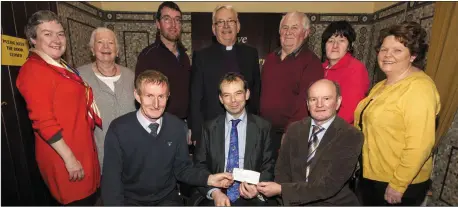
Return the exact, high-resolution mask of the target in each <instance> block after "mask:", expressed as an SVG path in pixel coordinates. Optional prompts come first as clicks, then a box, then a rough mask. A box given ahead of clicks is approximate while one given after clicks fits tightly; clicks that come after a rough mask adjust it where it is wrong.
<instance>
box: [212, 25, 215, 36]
mask: <svg viewBox="0 0 458 207" xmlns="http://www.w3.org/2000/svg"><path fill="white" fill-rule="evenodd" d="M212 32H213V35H215V37H216V26H215V24H212Z"/></svg>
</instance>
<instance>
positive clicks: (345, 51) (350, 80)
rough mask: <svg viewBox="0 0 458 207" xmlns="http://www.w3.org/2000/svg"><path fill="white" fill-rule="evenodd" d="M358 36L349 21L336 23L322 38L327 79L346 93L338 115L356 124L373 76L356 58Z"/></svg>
mask: <svg viewBox="0 0 458 207" xmlns="http://www.w3.org/2000/svg"><path fill="white" fill-rule="evenodd" d="M355 40H356V33H355V30H354V29H353V28H352V26H351V25H350V24H349V23H348V22H347V21H337V22H332V23H331V24H329V26H328V27H327V28H326V29H325V30H324V32H323V35H322V36H321V43H322V44H321V49H322V51H323V54H322V59H323V60H325V61H324V63H323V68H324V77H325V78H327V79H329V80H332V81H335V82H337V83H338V84H339V85H340V88H341V91H342V105H341V106H340V110H339V112H338V115H339V116H340V117H341V118H343V119H345V121H347V122H348V123H349V124H352V123H353V116H354V114H353V113H354V111H355V109H356V106H357V105H358V103H359V101H361V100H362V99H363V98H364V97H365V96H366V92H367V91H368V90H369V76H368V74H367V69H366V67H365V66H364V64H363V63H361V62H360V61H359V60H357V59H356V58H355V57H353V56H352V53H353V42H354V41H355Z"/></svg>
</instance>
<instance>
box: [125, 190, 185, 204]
mask: <svg viewBox="0 0 458 207" xmlns="http://www.w3.org/2000/svg"><path fill="white" fill-rule="evenodd" d="M124 205H125V206H183V205H184V201H183V199H182V198H181V197H180V196H179V195H178V191H177V190H173V191H172V192H171V193H169V194H168V195H167V196H165V197H164V198H163V199H162V200H160V201H157V202H148V203H145V202H138V201H134V200H131V199H128V198H126V199H125V200H124Z"/></svg>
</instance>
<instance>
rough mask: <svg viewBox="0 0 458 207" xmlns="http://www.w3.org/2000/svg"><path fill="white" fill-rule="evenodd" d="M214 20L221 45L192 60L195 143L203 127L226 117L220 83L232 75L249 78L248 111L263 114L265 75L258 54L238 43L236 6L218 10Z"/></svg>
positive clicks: (193, 136) (202, 52) (193, 137)
mask: <svg viewBox="0 0 458 207" xmlns="http://www.w3.org/2000/svg"><path fill="white" fill-rule="evenodd" d="M212 16H213V17H212V18H213V19H212V22H213V24H212V31H213V34H214V35H215V36H216V40H217V42H215V43H214V44H213V45H210V46H209V47H207V48H204V49H202V50H200V51H195V52H194V56H193V59H192V60H193V64H192V69H191V96H190V115H189V117H188V123H189V125H190V128H191V130H192V139H193V140H194V141H198V140H199V139H200V137H201V129H202V124H203V123H205V122H206V121H209V120H212V119H214V118H216V117H217V116H218V115H224V114H225V113H226V112H225V109H224V107H223V106H222V105H221V103H220V102H219V98H218V88H219V80H220V79H221V78H222V77H223V75H224V74H226V73H228V72H238V73H240V74H242V75H243V77H245V80H246V81H247V82H248V89H250V92H251V97H250V100H249V101H248V102H247V111H248V112H249V113H252V114H258V113H259V97H260V87H261V75H260V68H259V58H258V51H257V50H256V49H255V48H253V47H250V46H248V45H246V44H240V43H236V42H237V33H239V31H240V22H239V19H238V14H237V12H236V11H235V10H234V8H232V6H229V5H225V6H218V7H216V8H215V10H214V12H213V15H212Z"/></svg>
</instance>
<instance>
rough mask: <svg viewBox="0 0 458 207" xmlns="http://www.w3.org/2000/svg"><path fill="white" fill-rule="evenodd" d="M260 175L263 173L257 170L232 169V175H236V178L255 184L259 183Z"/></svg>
mask: <svg viewBox="0 0 458 207" xmlns="http://www.w3.org/2000/svg"><path fill="white" fill-rule="evenodd" d="M260 175H261V173H258V172H256V171H251V170H244V169H240V168H234V169H233V170H232V176H233V177H234V180H236V181H240V182H247V183H250V184H254V185H256V184H258V183H259V176H260Z"/></svg>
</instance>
